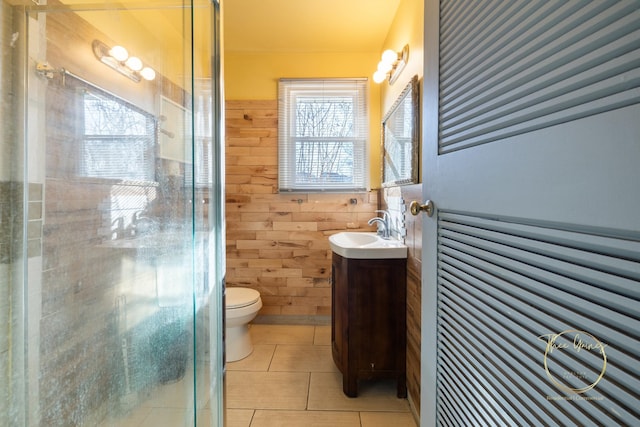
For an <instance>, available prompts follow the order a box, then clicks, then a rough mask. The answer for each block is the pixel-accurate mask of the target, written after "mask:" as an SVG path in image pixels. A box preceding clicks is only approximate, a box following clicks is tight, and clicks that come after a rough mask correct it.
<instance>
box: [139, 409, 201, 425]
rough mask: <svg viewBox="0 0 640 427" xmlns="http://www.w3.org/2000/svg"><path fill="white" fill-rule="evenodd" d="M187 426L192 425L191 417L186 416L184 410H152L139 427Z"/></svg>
mask: <svg viewBox="0 0 640 427" xmlns="http://www.w3.org/2000/svg"><path fill="white" fill-rule="evenodd" d="M192 415H193V414H192ZM189 424H191V425H193V417H190V416H189V415H188V414H187V410H186V409H177V408H152V409H151V412H150V413H149V415H148V416H147V417H146V418H145V419H144V421H143V422H142V424H140V427H181V426H187V425H189Z"/></svg>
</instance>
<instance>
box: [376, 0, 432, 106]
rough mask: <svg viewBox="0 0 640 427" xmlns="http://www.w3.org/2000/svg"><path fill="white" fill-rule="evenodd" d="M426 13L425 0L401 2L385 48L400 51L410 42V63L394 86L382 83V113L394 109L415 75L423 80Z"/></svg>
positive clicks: (403, 0)
mask: <svg viewBox="0 0 640 427" xmlns="http://www.w3.org/2000/svg"><path fill="white" fill-rule="evenodd" d="M423 16H424V1H423V0H402V1H401V2H400V5H399V6H398V11H397V13H396V16H395V18H394V20H393V23H392V24H391V28H390V29H389V33H388V34H387V38H386V40H385V42H384V46H383V48H382V50H385V49H393V50H395V51H398V52H399V51H401V50H402V47H403V46H404V45H406V44H408V45H409V62H408V63H407V66H406V67H405V69H404V70H403V71H402V73H401V74H400V76H399V77H398V80H396V81H395V82H394V83H393V85H389V84H388V82H384V83H382V84H381V85H380V87H381V107H382V115H383V116H384V114H385V113H386V112H387V111H388V110H389V108H391V106H392V105H393V103H394V102H395V100H396V99H397V98H398V96H399V95H400V93H401V92H402V90H403V89H404V88H405V86H406V85H407V83H409V81H410V80H411V78H412V77H413V76H415V75H418V79H419V80H420V82H422V74H423V71H422V69H423V63H424V55H423V47H424V40H423V39H424V30H423V25H424V24H423V23H424V17H423Z"/></svg>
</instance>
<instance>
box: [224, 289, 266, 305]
mask: <svg viewBox="0 0 640 427" xmlns="http://www.w3.org/2000/svg"><path fill="white" fill-rule="evenodd" d="M225 296H226V301H225V304H226V307H227V308H240V307H246V306H248V305H251V304H253V303H254V302H256V301H258V300H259V299H260V292H258V291H256V290H255V289H249V288H227V290H226V295H225Z"/></svg>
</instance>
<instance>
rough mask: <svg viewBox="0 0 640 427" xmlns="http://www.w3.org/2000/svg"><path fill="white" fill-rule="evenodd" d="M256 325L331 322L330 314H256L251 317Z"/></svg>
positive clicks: (316, 324)
mask: <svg viewBox="0 0 640 427" xmlns="http://www.w3.org/2000/svg"><path fill="white" fill-rule="evenodd" d="M251 323H253V324H257V325H314V326H325V325H330V324H331V316H305V315H301V316H287V315H258V316H257V317H256V318H255V319H253V322H251Z"/></svg>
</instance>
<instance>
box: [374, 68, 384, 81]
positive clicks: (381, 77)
mask: <svg viewBox="0 0 640 427" xmlns="http://www.w3.org/2000/svg"><path fill="white" fill-rule="evenodd" d="M386 78H387V73H383V72H382V71H380V70H378V71H376V72H375V73H373V81H374V82H376V83H382V82H383V81H384V80H385V79H386Z"/></svg>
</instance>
